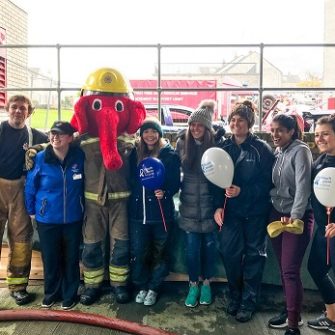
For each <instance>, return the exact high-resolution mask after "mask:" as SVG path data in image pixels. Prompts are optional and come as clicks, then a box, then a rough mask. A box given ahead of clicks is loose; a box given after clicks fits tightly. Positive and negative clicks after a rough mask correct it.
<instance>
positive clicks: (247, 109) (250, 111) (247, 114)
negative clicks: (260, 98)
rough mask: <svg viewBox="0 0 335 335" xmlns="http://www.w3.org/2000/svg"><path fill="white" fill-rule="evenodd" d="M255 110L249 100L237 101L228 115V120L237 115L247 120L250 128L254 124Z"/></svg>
mask: <svg viewBox="0 0 335 335" xmlns="http://www.w3.org/2000/svg"><path fill="white" fill-rule="evenodd" d="M255 110H256V108H255V105H254V104H253V103H252V102H251V101H249V100H245V101H243V102H242V103H237V104H236V105H235V107H234V109H233V111H232V112H231V113H230V115H229V116H228V122H230V121H231V119H232V118H233V116H235V115H239V116H240V117H241V118H243V119H245V120H247V122H248V128H249V129H251V128H252V126H253V125H254V124H255Z"/></svg>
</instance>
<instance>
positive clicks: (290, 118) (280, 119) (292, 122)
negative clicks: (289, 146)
mask: <svg viewBox="0 0 335 335" xmlns="http://www.w3.org/2000/svg"><path fill="white" fill-rule="evenodd" d="M272 122H277V123H279V124H280V125H281V126H282V127H284V128H286V129H287V130H288V131H290V130H292V129H294V133H293V135H292V140H296V139H299V140H301V139H302V132H301V129H300V128H299V125H298V121H297V118H296V116H295V115H286V114H277V115H276V116H275V117H274V118H273V119H272Z"/></svg>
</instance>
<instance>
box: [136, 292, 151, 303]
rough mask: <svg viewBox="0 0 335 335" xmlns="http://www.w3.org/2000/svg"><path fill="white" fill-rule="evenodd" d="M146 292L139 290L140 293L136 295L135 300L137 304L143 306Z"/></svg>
mask: <svg viewBox="0 0 335 335" xmlns="http://www.w3.org/2000/svg"><path fill="white" fill-rule="evenodd" d="M147 293H148V291H146V290H141V291H140V292H138V293H137V296H136V298H135V302H137V303H138V304H143V302H144V299H145V297H146V296H147Z"/></svg>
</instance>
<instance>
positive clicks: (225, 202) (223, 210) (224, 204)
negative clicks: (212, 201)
mask: <svg viewBox="0 0 335 335" xmlns="http://www.w3.org/2000/svg"><path fill="white" fill-rule="evenodd" d="M227 199H228V198H227V196H226V195H225V198H224V203H223V209H222V214H221V221H222V224H223V221H224V212H225V210H226V204H227ZM221 229H222V225H221V226H220V228H219V232H220V231H221Z"/></svg>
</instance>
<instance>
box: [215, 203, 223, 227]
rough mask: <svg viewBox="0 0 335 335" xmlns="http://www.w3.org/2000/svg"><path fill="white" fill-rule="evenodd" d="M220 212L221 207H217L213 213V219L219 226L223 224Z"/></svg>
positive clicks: (221, 211) (221, 210)
mask: <svg viewBox="0 0 335 335" xmlns="http://www.w3.org/2000/svg"><path fill="white" fill-rule="evenodd" d="M222 214H223V208H217V209H216V211H215V213H214V221H215V222H216V224H217V225H218V226H220V227H221V226H222V225H223V221H222Z"/></svg>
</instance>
